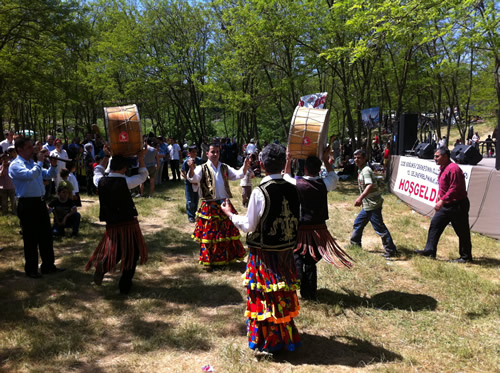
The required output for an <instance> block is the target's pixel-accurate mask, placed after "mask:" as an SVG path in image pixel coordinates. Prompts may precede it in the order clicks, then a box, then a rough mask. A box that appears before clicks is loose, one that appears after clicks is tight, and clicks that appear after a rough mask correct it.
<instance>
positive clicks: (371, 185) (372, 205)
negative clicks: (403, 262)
mask: <svg viewBox="0 0 500 373" xmlns="http://www.w3.org/2000/svg"><path fill="white" fill-rule="evenodd" d="M354 163H355V164H356V166H357V167H358V186H359V191H360V193H361V195H360V196H359V197H358V198H357V199H356V201H355V202H354V206H363V208H362V209H361V212H360V213H359V214H358V216H357V217H356V219H355V220H354V230H353V232H352V235H351V244H352V245H358V246H361V237H362V235H363V229H365V227H366V225H367V224H368V222H370V223H371V224H372V227H373V229H374V230H375V233H377V234H378V235H379V236H380V238H381V239H382V245H383V246H384V249H385V253H384V254H383V256H384V257H386V258H390V257H393V256H396V255H397V253H398V252H397V249H396V246H395V245H394V242H393V241H392V237H391V233H390V232H389V230H388V229H387V227H386V226H385V224H384V219H383V218H382V204H383V203H384V199H383V198H382V192H381V190H379V188H378V187H377V185H376V180H375V177H374V175H373V171H372V169H371V168H370V166H368V163H367V159H366V153H365V151H364V150H361V149H358V150H356V151H355V152H354Z"/></svg>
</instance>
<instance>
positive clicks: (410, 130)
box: [397, 114, 418, 155]
mask: <svg viewBox="0 0 500 373" xmlns="http://www.w3.org/2000/svg"><path fill="white" fill-rule="evenodd" d="M417 125H418V115H417V114H403V115H402V116H401V118H400V120H399V131H398V136H397V142H398V154H400V155H404V154H405V150H411V149H412V148H413V146H414V145H415V143H416V142H417Z"/></svg>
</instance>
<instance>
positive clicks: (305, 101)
mask: <svg viewBox="0 0 500 373" xmlns="http://www.w3.org/2000/svg"><path fill="white" fill-rule="evenodd" d="M327 95H328V92H320V93H313V94H312V95H307V96H302V97H301V98H300V101H299V104H298V106H304V107H307V108H313V109H323V106H324V105H325V102H326V96H327Z"/></svg>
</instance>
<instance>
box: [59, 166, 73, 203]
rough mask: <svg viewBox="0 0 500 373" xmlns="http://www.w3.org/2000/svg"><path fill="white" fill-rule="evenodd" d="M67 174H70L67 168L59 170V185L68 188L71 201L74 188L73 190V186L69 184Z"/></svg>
mask: <svg viewBox="0 0 500 373" xmlns="http://www.w3.org/2000/svg"><path fill="white" fill-rule="evenodd" d="M69 174H70V172H69V170H68V169H67V168H63V169H61V172H59V179H60V182H59V184H61V183H62V184H64V185H66V186H67V187H68V188H69V191H70V196H71V199H73V190H74V188H73V184H71V182H70V181H69ZM58 188H59V186H58Z"/></svg>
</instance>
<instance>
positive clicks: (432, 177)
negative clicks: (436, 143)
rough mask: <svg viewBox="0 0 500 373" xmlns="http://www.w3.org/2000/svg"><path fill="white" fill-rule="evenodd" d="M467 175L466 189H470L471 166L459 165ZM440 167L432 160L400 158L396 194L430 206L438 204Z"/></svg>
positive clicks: (395, 187)
mask: <svg viewBox="0 0 500 373" xmlns="http://www.w3.org/2000/svg"><path fill="white" fill-rule="evenodd" d="M459 166H460V168H461V169H462V171H463V173H464V175H465V187H466V188H467V189H469V180H470V174H471V170H472V166H470V165H459ZM438 176H439V166H438V165H437V164H436V163H435V162H434V161H431V160H427V159H420V158H414V157H400V159H399V168H398V175H397V177H396V184H395V185H394V193H399V194H402V195H405V196H409V197H411V198H413V199H415V200H417V201H419V202H423V203H425V204H427V205H429V206H434V205H435V204H436V202H437V197H438V191H439V183H438Z"/></svg>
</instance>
